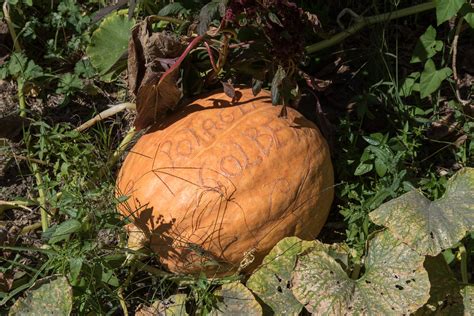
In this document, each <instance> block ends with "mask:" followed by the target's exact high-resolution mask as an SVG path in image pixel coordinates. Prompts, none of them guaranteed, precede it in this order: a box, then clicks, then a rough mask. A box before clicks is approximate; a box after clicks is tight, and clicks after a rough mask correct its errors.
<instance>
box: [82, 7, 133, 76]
mask: <svg viewBox="0 0 474 316" xmlns="http://www.w3.org/2000/svg"><path fill="white" fill-rule="evenodd" d="M133 24H134V22H133V20H128V18H127V14H126V10H123V11H119V12H115V13H113V14H111V15H109V16H107V17H106V18H105V19H104V20H103V21H102V22H101V23H100V25H99V28H98V29H97V30H95V31H94V33H93V34H92V37H91V43H90V44H89V46H88V47H87V50H86V53H87V55H88V56H89V57H90V60H91V63H92V66H94V68H96V69H97V71H98V72H99V74H100V75H101V76H102V78H103V79H109V80H110V79H111V76H107V75H108V74H110V73H115V72H118V71H122V70H125V68H126V58H123V57H122V56H123V55H124V54H126V52H127V46H128V38H129V36H130V34H131V29H132V26H133Z"/></svg>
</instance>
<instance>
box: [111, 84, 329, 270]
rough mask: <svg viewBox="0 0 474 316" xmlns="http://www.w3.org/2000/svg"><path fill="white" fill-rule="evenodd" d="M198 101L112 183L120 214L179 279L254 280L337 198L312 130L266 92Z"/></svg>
mask: <svg viewBox="0 0 474 316" xmlns="http://www.w3.org/2000/svg"><path fill="white" fill-rule="evenodd" d="M236 94H237V95H239V96H240V99H239V100H238V101H236V102H231V100H230V98H229V97H227V96H226V95H225V94H224V93H213V94H210V95H208V96H207V97H204V98H201V99H198V100H195V101H194V102H192V103H191V104H189V105H188V106H186V107H185V108H184V109H182V110H181V111H180V112H178V113H176V114H174V115H172V116H170V117H168V118H167V119H165V120H164V121H163V122H161V123H159V124H157V125H155V126H152V127H151V129H150V130H149V131H148V132H147V133H146V134H145V135H143V136H142V137H141V138H140V139H139V140H138V141H137V143H136V144H135V145H134V147H133V148H132V149H131V150H130V152H129V153H128V155H127V157H126V159H125V161H124V163H123V165H122V167H121V170H120V171H119V174H118V179H117V195H120V196H128V199H127V201H126V202H123V203H121V204H120V205H119V211H120V212H121V213H122V214H123V215H125V216H127V217H128V218H130V219H131V221H132V222H133V223H134V225H136V226H137V227H138V228H139V229H140V230H141V231H143V233H144V235H145V236H146V237H147V238H148V239H149V245H150V247H151V249H152V250H153V251H154V252H155V253H156V254H157V255H158V258H159V260H160V262H161V263H162V264H163V265H164V266H165V267H166V268H167V269H169V270H170V271H172V272H176V273H191V274H197V273H200V272H204V273H206V274H207V275H226V274H230V273H233V272H235V271H237V270H239V271H244V272H250V271H251V270H252V269H254V268H255V267H256V266H257V265H258V264H259V263H260V262H261V261H262V259H263V257H264V256H265V255H266V254H267V253H268V252H269V251H270V250H271V249H272V247H273V246H274V245H275V244H276V243H277V242H278V241H280V240H281V239H282V238H284V237H287V236H298V237H300V238H303V239H313V238H314V237H315V236H316V235H317V234H318V233H319V231H320V230H321V228H322V226H323V225H324V223H325V221H326V218H327V216H328V212H329V208H330V205H331V203H332V199H333V193H334V192H333V168H332V165H331V160H330V154H329V150H328V146H327V144H326V142H325V140H324V138H323V137H322V136H321V133H320V131H319V130H318V128H317V127H316V126H315V125H314V124H313V123H312V122H311V121H308V120H307V119H305V118H304V117H303V116H302V115H301V114H300V113H298V112H297V111H296V110H294V109H292V108H288V109H287V115H286V117H279V114H280V112H281V110H282V108H281V106H273V105H272V103H271V97H270V94H269V93H268V92H267V91H262V92H260V93H259V94H258V95H257V96H255V97H254V96H253V94H252V91H251V89H247V88H241V89H236Z"/></svg>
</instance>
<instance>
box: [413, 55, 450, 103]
mask: <svg viewBox="0 0 474 316" xmlns="http://www.w3.org/2000/svg"><path fill="white" fill-rule="evenodd" d="M452 73H453V72H452V70H451V69H450V68H448V67H444V68H442V69H440V70H436V66H435V63H434V61H433V60H432V59H428V60H427V61H426V63H425V69H424V70H423V72H422V73H421V79H420V94H421V97H422V98H426V97H427V96H429V95H430V94H432V93H433V92H435V91H436V90H438V88H439V86H440V85H441V83H442V82H443V80H444V79H446V78H448V77H449V76H451V74H452Z"/></svg>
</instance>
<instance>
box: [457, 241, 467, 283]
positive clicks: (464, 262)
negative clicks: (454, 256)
mask: <svg viewBox="0 0 474 316" xmlns="http://www.w3.org/2000/svg"><path fill="white" fill-rule="evenodd" d="M459 254H460V255H461V279H462V283H464V284H468V283H469V277H468V274H467V252H466V247H465V246H464V244H461V246H459Z"/></svg>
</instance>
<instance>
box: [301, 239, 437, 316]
mask: <svg viewBox="0 0 474 316" xmlns="http://www.w3.org/2000/svg"><path fill="white" fill-rule="evenodd" d="M423 259H424V258H423V257H422V256H420V255H419V254H418V253H416V252H415V251H413V250H412V249H410V247H408V246H406V245H405V244H403V243H402V242H400V241H399V240H397V239H396V238H395V237H393V236H392V235H391V234H390V232H389V231H387V230H385V231H383V232H380V233H378V234H376V235H375V236H374V237H373V239H371V240H370V242H369V248H368V254H367V257H366V258H365V265H364V266H365V273H364V274H363V275H362V277H360V278H359V279H358V280H353V279H351V278H350V277H349V276H348V275H347V273H346V271H344V269H342V267H341V266H340V264H339V263H338V262H337V261H336V260H335V259H334V258H333V257H332V256H330V255H329V254H328V253H327V252H325V251H310V252H308V253H307V254H304V255H302V256H300V257H299V259H298V262H297V265H296V268H295V270H294V273H293V280H292V282H293V293H294V295H295V297H296V298H297V299H298V300H299V301H300V302H301V303H302V304H304V305H305V307H306V309H308V310H309V311H310V312H311V313H313V314H316V315H399V314H409V313H412V312H414V311H416V310H417V309H418V308H419V307H421V306H422V305H423V304H424V303H425V302H426V301H427V300H428V297H429V288H430V283H429V280H428V273H427V272H426V270H425V269H424V268H423Z"/></svg>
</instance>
